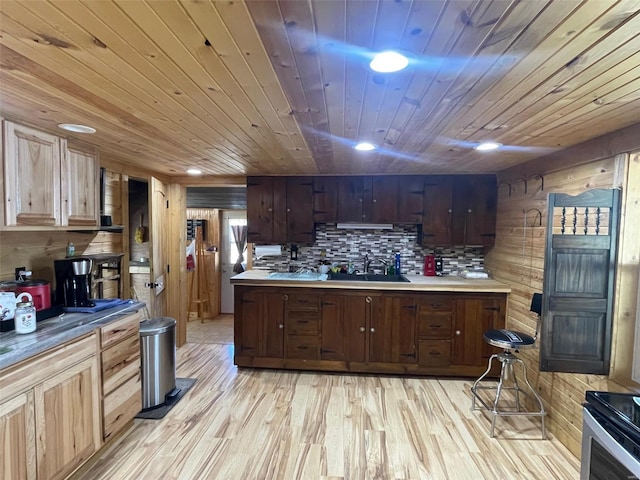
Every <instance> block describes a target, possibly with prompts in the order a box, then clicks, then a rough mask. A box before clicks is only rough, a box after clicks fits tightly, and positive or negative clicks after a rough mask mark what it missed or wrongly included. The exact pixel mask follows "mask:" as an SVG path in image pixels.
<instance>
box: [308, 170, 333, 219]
mask: <svg viewBox="0 0 640 480" xmlns="http://www.w3.org/2000/svg"><path fill="white" fill-rule="evenodd" d="M337 219H338V177H314V179H313V221H314V222H315V223H333V222H336V221H337Z"/></svg>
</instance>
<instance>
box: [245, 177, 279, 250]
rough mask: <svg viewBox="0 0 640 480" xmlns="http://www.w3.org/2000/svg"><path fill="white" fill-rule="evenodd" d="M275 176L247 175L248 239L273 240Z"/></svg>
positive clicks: (251, 241) (266, 241)
mask: <svg viewBox="0 0 640 480" xmlns="http://www.w3.org/2000/svg"><path fill="white" fill-rule="evenodd" d="M273 224H274V202H273V177H247V241H248V242H249V243H271V242H273V230H274V226H273Z"/></svg>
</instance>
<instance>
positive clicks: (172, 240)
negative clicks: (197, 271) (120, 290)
mask: <svg viewBox="0 0 640 480" xmlns="http://www.w3.org/2000/svg"><path fill="white" fill-rule="evenodd" d="M185 190H186V189H185V187H184V186H182V185H176V184H171V185H169V186H168V188H167V195H168V197H169V215H168V217H169V218H168V225H167V236H168V237H169V241H168V242H167V249H168V251H167V262H168V264H169V266H170V268H169V272H168V274H167V288H168V292H167V296H168V298H167V313H168V315H169V316H170V317H172V318H175V319H176V322H177V325H176V346H178V347H180V346H182V345H184V344H185V343H186V342H187V320H188V318H187V308H188V306H187V301H188V300H187V281H186V280H187V266H186V255H185V252H186V247H187V232H186V228H185V225H186V222H187V216H186V211H187V205H186V198H187V195H186V191H185Z"/></svg>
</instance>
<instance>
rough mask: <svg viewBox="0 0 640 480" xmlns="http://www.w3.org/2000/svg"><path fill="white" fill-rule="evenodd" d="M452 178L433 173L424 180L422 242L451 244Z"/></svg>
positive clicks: (424, 243)
mask: <svg viewBox="0 0 640 480" xmlns="http://www.w3.org/2000/svg"><path fill="white" fill-rule="evenodd" d="M452 188H453V186H452V184H451V179H450V178H449V177H447V176H444V175H433V176H429V177H426V178H425V180H424V197H423V201H424V206H423V209H424V210H423V213H422V244H423V245H450V244H451V214H452V201H453V190H452Z"/></svg>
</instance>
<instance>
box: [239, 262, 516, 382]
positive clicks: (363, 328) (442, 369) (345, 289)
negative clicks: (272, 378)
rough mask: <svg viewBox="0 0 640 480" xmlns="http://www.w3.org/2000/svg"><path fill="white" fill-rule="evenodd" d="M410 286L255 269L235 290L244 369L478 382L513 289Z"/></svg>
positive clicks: (415, 279)
mask: <svg viewBox="0 0 640 480" xmlns="http://www.w3.org/2000/svg"><path fill="white" fill-rule="evenodd" d="M405 277H406V279H407V280H409V281H408V282H386V281H382V282H367V281H357V280H356V281H352V280H350V281H336V280H326V281H321V280H318V281H313V280H312V281H309V280H296V279H295V278H293V279H285V280H277V279H274V278H273V277H272V276H270V275H269V272H267V271H258V270H251V271H247V272H244V273H241V274H239V275H237V276H235V277H233V278H232V280H231V282H232V283H233V284H234V286H235V289H234V290H235V294H234V295H235V306H234V308H235V315H234V321H235V325H234V337H235V359H234V360H235V363H236V365H238V366H240V367H259V368H284V369H294V370H321V371H337V372H362V373H389V374H409V375H447V376H465V377H468V376H471V377H473V376H479V375H480V374H481V373H482V372H484V370H485V369H486V364H487V358H488V357H489V356H490V355H491V354H492V353H493V349H492V348H491V347H490V346H488V345H487V344H486V343H485V342H484V341H483V337H482V335H483V332H485V331H486V330H489V329H492V328H503V327H504V325H505V317H506V304H507V296H508V294H509V292H510V291H511V289H510V288H509V287H508V286H506V285H504V284H502V283H500V282H497V281H495V280H491V279H463V278H461V277H457V276H449V277H424V276H421V275H406V276H405Z"/></svg>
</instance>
